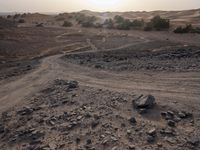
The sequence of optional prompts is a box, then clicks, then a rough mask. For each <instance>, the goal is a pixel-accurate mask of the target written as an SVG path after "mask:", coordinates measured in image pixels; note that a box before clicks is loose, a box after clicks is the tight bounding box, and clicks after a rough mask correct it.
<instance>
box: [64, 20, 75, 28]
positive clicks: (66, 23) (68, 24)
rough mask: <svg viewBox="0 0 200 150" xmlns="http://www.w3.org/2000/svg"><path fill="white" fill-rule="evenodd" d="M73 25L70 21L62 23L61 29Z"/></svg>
mask: <svg viewBox="0 0 200 150" xmlns="http://www.w3.org/2000/svg"><path fill="white" fill-rule="evenodd" d="M71 26H73V24H72V23H71V22H70V21H64V23H63V27H71Z"/></svg>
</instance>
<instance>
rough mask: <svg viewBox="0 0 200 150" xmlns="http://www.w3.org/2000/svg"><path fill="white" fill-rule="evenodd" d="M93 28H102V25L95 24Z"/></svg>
mask: <svg viewBox="0 0 200 150" xmlns="http://www.w3.org/2000/svg"><path fill="white" fill-rule="evenodd" d="M94 27H95V28H102V27H103V25H102V24H101V23H96V24H94Z"/></svg>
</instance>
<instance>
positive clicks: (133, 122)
mask: <svg viewBox="0 0 200 150" xmlns="http://www.w3.org/2000/svg"><path fill="white" fill-rule="evenodd" d="M129 122H130V123H131V124H132V125H134V124H136V122H137V121H136V119H135V117H131V118H130V119H129Z"/></svg>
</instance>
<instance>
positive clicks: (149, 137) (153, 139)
mask: <svg viewBox="0 0 200 150" xmlns="http://www.w3.org/2000/svg"><path fill="white" fill-rule="evenodd" d="M154 141H155V137H153V136H150V135H148V136H147V142H148V143H153V142H154Z"/></svg>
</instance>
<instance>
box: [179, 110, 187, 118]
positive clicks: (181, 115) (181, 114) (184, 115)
mask: <svg viewBox="0 0 200 150" xmlns="http://www.w3.org/2000/svg"><path fill="white" fill-rule="evenodd" d="M178 116H179V117H180V118H182V119H183V118H186V114H185V113H184V112H179V113H178Z"/></svg>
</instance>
